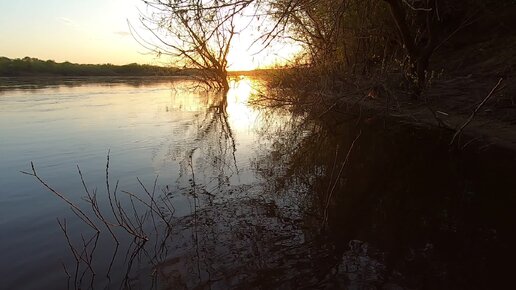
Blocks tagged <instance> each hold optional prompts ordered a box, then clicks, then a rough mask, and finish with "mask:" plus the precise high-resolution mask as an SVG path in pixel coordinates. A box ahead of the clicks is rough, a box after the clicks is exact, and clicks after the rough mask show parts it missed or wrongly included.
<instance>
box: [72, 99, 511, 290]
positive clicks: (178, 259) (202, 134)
mask: <svg viewBox="0 0 516 290" xmlns="http://www.w3.org/2000/svg"><path fill="white" fill-rule="evenodd" d="M257 110H261V114H260V115H259V122H261V125H260V126H258V127H256V128H255V130H256V131H257V134H258V137H257V139H256V140H254V143H255V144H254V145H255V146H254V147H253V149H252V150H254V152H253V154H252V155H251V156H252V157H251V158H250V159H251V160H250V169H249V170H250V171H251V173H252V174H251V175H252V178H248V180H246V181H242V180H241V179H243V178H244V177H243V176H244V173H242V172H243V171H245V168H241V165H240V164H241V163H239V162H238V160H237V159H238V158H237V157H236V155H237V153H238V148H239V147H238V142H239V139H238V138H236V137H235V132H234V128H232V126H234V125H235V123H231V122H230V119H231V117H232V116H231V114H230V113H228V111H229V107H228V98H227V96H226V95H215V94H211V95H210V96H209V97H208V98H207V99H206V104H205V110H204V111H203V112H202V113H199V115H198V116H197V120H196V121H195V123H194V127H195V130H196V135H195V140H193V141H192V142H190V143H188V144H187V145H184V144H183V146H182V147H181V148H182V150H181V151H180V152H179V151H177V152H174V153H172V157H173V158H176V159H179V165H180V167H179V168H180V172H179V176H178V179H177V181H176V182H175V183H170V184H168V185H159V184H158V185H156V183H155V184H154V186H144V185H143V184H142V191H143V194H142V195H140V198H141V199H142V200H143V201H144V202H140V200H138V199H137V198H136V196H138V195H136V194H134V195H130V194H129V200H127V201H125V205H122V204H120V206H121V207H122V206H128V207H126V208H125V209H126V212H123V211H120V209H118V204H117V203H116V202H115V205H117V206H115V209H113V212H114V213H115V217H116V215H117V214H118V218H115V220H118V219H125V223H122V224H124V225H125V226H126V227H128V228H129V230H127V229H126V230H125V232H126V233H127V232H129V233H130V232H131V231H134V232H137V233H138V234H139V236H142V238H138V235H134V234H129V235H128V236H127V234H126V236H125V238H124V241H129V243H128V246H127V245H125V246H124V245H121V246H120V247H119V246H116V247H114V246H113V247H100V246H99V247H97V246H96V245H97V238H98V235H95V234H94V235H93V237H92V238H91V239H89V238H84V237H82V238H80V239H78V240H77V241H76V242H75V244H76V245H78V246H76V249H75V250H72V253H73V254H74V255H78V256H79V257H78V258H77V257H76V259H77V260H78V262H77V263H78V264H80V267H79V266H77V268H76V270H77V269H80V270H81V271H82V272H81V273H87V274H86V276H87V277H88V278H90V280H88V281H90V282H83V281H78V283H77V282H74V283H73V285H72V287H71V288H81V286H86V288H88V286H90V288H114V289H116V288H124V289H127V288H134V289H136V288H151V289H152V288H159V289H187V288H188V289H190V288H196V289H208V288H209V289H228V288H239V289H253V288H259V289H262V288H263V289H266V288H279V289H297V288H323V289H324V288H328V289H333V288H341V289H470V288H484V289H485V288H493V287H496V286H500V285H503V284H504V283H505V282H506V281H507V280H510V279H511V278H510V277H511V276H510V274H511V273H510V272H511V270H512V268H513V267H512V266H511V261H512V260H511V259H510V256H511V255H512V254H513V253H514V249H513V245H514V242H515V241H514V238H513V237H512V235H511V234H512V231H513V229H514V228H516V227H515V219H514V214H513V209H514V206H515V199H516V197H515V196H514V192H515V190H514V189H515V188H516V179H514V172H516V154H514V153H513V152H509V151H504V150H503V149H498V148H496V147H493V146H488V147H486V146H484V147H482V146H480V145H478V146H473V145H470V146H468V147H467V148H465V150H463V151H461V152H451V151H450V150H449V147H448V145H447V144H448V143H449V140H450V138H451V136H450V135H449V134H448V133H444V132H441V131H436V130H429V129H428V128H422V127H415V126H413V125H406V124H401V123H399V122H396V121H392V120H385V119H380V118H378V119H366V120H356V119H351V120H347V121H339V120H343V119H344V118H342V116H335V115H332V114H331V113H328V114H326V115H325V117H324V118H323V119H317V120H313V119H307V117H306V116H304V115H303V114H298V113H296V114H294V113H291V112H295V111H296V110H295V108H290V109H289V108H281V107H280V108H275V109H271V108H267V107H266V108H262V109H257ZM235 113H237V112H235ZM256 121H257V122H258V120H256ZM353 142H355V143H353ZM248 166H249V164H248ZM106 178H107V179H108V181H109V178H108V177H106ZM114 187H115V186H114V184H112V185H111V190H114V189H113V188H114ZM107 191H108V192H110V189H109V186H108V189H107ZM90 203H92V202H91V200H90ZM135 204H136V206H135ZM181 204H186V205H187V206H186V208H187V210H184V208H185V207H181V206H180V205H181ZM181 208H183V210H181ZM176 209H177V210H176ZM107 210H108V211H109V208H107ZM110 219H111V220H113V219H112V218H110ZM107 227H109V226H107ZM123 229H125V228H124V227H121V228H120V227H117V230H120V231H121V232H124V231H123ZM64 232H66V231H64ZM102 234H103V235H108V233H106V232H105V231H103V232H102ZM115 234H117V235H118V234H120V233H118V232H116V233H115ZM122 234H124V233H122ZM101 239H102V238H101ZM103 239H104V240H106V238H105V237H104V238H103ZM107 239H108V240H109V236H108V238H107ZM120 240H121V241H122V238H121V239H120ZM104 243H106V241H104ZM124 247H125V248H124ZM99 248H103V249H99ZM122 248H123V249H122ZM81 249H83V250H81ZM110 252H111V254H110ZM92 257H96V259H97V260H96V261H98V260H99V259H100V260H101V261H100V262H99V263H100V264H102V265H100V266H99V267H100V269H101V270H100V271H94V270H92V269H91V267H92V266H94V265H97V264H98V263H97V262H93V258H92ZM106 257H110V258H111V257H112V258H111V259H108V258H106ZM108 260H109V261H108ZM113 261H115V262H114V263H115V266H112V265H113ZM117 263H118V264H117ZM104 264H105V265H104ZM120 264H123V265H120ZM97 266H98V265H97ZM106 271H107V273H108V274H109V273H111V274H113V275H112V276H115V274H120V273H122V275H121V276H122V277H121V278H113V280H112V277H109V275H108V278H107V280H108V281H106V278H105V277H104V276H103V277H100V276H99V275H97V277H96V279H97V282H94V279H95V276H96V275H95V274H94V273H106ZM72 272H73V268H69V270H68V274H69V276H70V277H71V276H74V274H73V273H72ZM145 274H150V275H151V277H153V278H152V279H150V278H148V277H147V278H145V277H143V276H145ZM142 277H143V278H142ZM77 279H78V278H75V280H77ZM79 279H81V280H82V278H81V274H80V273H79ZM86 280H87V279H84V281H86ZM98 280H100V282H98ZM147 280H151V281H147ZM120 285H121V286H120ZM97 286H99V287H97ZM118 286H120V287H118Z"/></svg>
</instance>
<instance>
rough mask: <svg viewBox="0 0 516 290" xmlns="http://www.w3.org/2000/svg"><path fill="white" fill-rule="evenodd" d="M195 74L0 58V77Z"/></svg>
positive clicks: (149, 67) (132, 66)
mask: <svg viewBox="0 0 516 290" xmlns="http://www.w3.org/2000/svg"><path fill="white" fill-rule="evenodd" d="M192 74H195V72H194V71H193V70H189V69H179V68H174V67H161V66H152V65H140V64H137V63H131V64H127V65H113V64H77V63H70V62H67V61H65V62H61V63H59V62H55V61H53V60H46V61H45V60H40V59H37V58H31V57H24V58H21V59H20V58H16V59H9V58H7V57H0V76H4V77H16V76H179V75H192Z"/></svg>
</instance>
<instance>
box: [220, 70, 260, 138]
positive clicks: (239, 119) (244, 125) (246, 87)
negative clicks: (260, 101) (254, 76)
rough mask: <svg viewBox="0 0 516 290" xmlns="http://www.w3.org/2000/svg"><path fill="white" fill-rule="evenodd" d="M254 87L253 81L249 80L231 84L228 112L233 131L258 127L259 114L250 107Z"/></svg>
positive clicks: (234, 81) (245, 79)
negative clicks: (249, 102)
mask: <svg viewBox="0 0 516 290" xmlns="http://www.w3.org/2000/svg"><path fill="white" fill-rule="evenodd" d="M253 85H254V84H253V81H251V80H250V79H247V78H241V79H238V80H232V81H231V83H230V89H229V92H228V95H227V98H228V107H227V112H228V115H229V119H230V121H231V126H232V127H233V129H237V130H238V129H249V128H252V127H253V126H254V125H256V120H257V116H258V112H257V111H255V110H253V109H252V108H251V107H249V105H248V101H249V98H250V97H251V95H252V93H253Z"/></svg>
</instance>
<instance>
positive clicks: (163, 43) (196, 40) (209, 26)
mask: <svg viewBox="0 0 516 290" xmlns="http://www.w3.org/2000/svg"><path fill="white" fill-rule="evenodd" d="M143 2H144V3H145V4H146V5H147V7H148V10H147V11H146V12H145V13H142V15H141V19H140V20H141V23H142V25H143V26H144V27H145V28H146V29H147V30H148V31H149V32H150V33H151V34H152V37H151V39H149V37H144V36H143V35H142V34H141V33H138V32H136V31H135V30H134V29H133V32H135V36H136V38H137V40H139V41H140V42H141V44H143V45H144V46H145V47H147V48H148V49H151V50H152V51H154V52H155V53H156V54H157V55H162V54H165V55H169V56H172V57H174V58H175V59H176V60H177V62H179V63H180V65H183V66H184V67H192V68H196V69H200V73H201V74H202V80H203V81H205V82H206V83H207V84H208V85H210V86H212V85H215V86H216V87H218V88H220V89H223V90H228V89H229V85H228V81H227V65H228V61H227V56H228V53H229V51H230V48H231V43H232V41H233V37H234V36H235V34H237V33H239V30H238V29H237V25H236V24H235V19H236V17H237V15H240V14H241V13H242V12H243V11H244V9H246V8H247V7H249V6H250V5H251V4H253V3H254V2H255V1H254V0H226V1H221V0H182V1H172V0H143Z"/></svg>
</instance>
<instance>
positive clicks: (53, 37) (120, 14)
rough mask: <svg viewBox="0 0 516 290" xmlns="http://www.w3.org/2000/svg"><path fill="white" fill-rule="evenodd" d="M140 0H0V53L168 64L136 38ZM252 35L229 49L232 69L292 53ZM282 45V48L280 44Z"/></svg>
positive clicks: (264, 64) (59, 59)
mask: <svg viewBox="0 0 516 290" xmlns="http://www.w3.org/2000/svg"><path fill="white" fill-rule="evenodd" d="M138 9H140V10H142V11H144V10H145V6H144V4H143V3H142V1H141V0H0V56H5V57H9V58H23V57H25V56H30V57H35V58H39V59H43V60H47V59H51V60H54V61H57V62H63V61H70V62H74V63H93V64H99V63H112V64H118V65H121V64H128V63H134V62H136V63H140V64H153V65H168V64H170V63H171V60H170V59H167V58H166V57H160V58H158V57H157V56H156V55H153V54H151V53H149V51H147V50H146V49H145V48H143V47H142V46H141V45H140V44H138V42H137V41H136V40H135V39H134V38H133V36H132V35H131V33H130V30H129V25H128V22H130V23H131V24H132V25H133V26H135V27H137V29H138V23H139V21H138V15H139V12H138ZM251 42H252V39H251V37H250V36H248V35H241V36H240V38H239V39H237V40H236V41H234V45H233V50H232V52H231V54H230V55H229V57H228V59H229V63H230V69H233V70H240V69H242V70H245V69H253V68H256V67H267V66H270V65H272V64H273V63H275V62H276V61H277V60H278V59H279V60H281V59H285V58H287V57H288V56H287V55H290V54H292V52H291V51H289V52H285V53H284V55H280V56H278V55H276V56H271V55H267V56H265V57H264V56H263V55H261V56H260V55H258V56H257V55H253V54H252V53H251V52H248V51H247V48H248V47H249V45H250V43H251ZM276 51H284V49H283V50H282V49H280V48H278V49H276Z"/></svg>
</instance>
